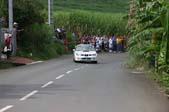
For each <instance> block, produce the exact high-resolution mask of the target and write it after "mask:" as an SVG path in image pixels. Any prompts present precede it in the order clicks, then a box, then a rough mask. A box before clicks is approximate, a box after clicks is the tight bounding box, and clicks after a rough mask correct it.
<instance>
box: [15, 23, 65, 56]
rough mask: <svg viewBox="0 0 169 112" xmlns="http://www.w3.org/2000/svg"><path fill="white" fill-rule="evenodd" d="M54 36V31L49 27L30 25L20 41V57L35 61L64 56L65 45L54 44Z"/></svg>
mask: <svg viewBox="0 0 169 112" xmlns="http://www.w3.org/2000/svg"><path fill="white" fill-rule="evenodd" d="M52 36H53V33H52V29H51V28H50V27H49V26H48V25H44V24H33V25H30V26H29V27H27V28H26V29H25V31H24V32H23V34H22V37H21V39H20V40H19V43H18V44H19V46H20V50H19V52H18V55H20V56H26V57H31V58H34V59H50V58H54V57H57V56H58V55H61V54H63V53H64V49H63V48H62V46H63V45H62V44H60V43H56V42H54V41H53V39H52Z"/></svg>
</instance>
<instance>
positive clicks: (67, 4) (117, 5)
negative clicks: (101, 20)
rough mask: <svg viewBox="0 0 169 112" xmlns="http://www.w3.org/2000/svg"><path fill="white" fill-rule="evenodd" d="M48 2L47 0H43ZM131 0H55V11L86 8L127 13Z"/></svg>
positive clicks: (86, 9)
mask: <svg viewBox="0 0 169 112" xmlns="http://www.w3.org/2000/svg"><path fill="white" fill-rule="evenodd" d="M43 2H44V3H45V4H47V0H43ZM128 4H129V0H54V10H55V11H65V12H72V11H74V10H83V11H84V10H85V11H90V12H91V11H92V12H93V11H95V12H106V13H127V12H128V6H129V5H128Z"/></svg>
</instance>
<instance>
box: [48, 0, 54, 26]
mask: <svg viewBox="0 0 169 112" xmlns="http://www.w3.org/2000/svg"><path fill="white" fill-rule="evenodd" d="M48 24H49V25H51V24H53V0H48Z"/></svg>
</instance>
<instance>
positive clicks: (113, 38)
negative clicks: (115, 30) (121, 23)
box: [112, 34, 117, 52]
mask: <svg viewBox="0 0 169 112" xmlns="http://www.w3.org/2000/svg"><path fill="white" fill-rule="evenodd" d="M112 41H113V52H117V41H116V36H115V35H114V34H113V36H112Z"/></svg>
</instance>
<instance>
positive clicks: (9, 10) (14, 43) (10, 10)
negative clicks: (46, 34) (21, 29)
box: [8, 0, 17, 55]
mask: <svg viewBox="0 0 169 112" xmlns="http://www.w3.org/2000/svg"><path fill="white" fill-rule="evenodd" d="M8 13H9V23H8V24H9V32H10V33H11V34H12V46H13V47H12V49H13V52H12V55H16V49H17V41H16V32H17V31H16V28H15V29H14V27H13V24H14V21H13V0H8Z"/></svg>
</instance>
